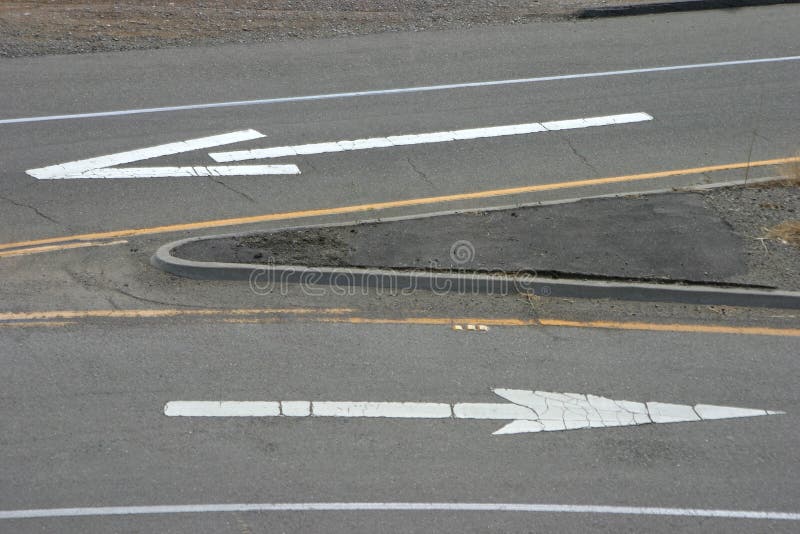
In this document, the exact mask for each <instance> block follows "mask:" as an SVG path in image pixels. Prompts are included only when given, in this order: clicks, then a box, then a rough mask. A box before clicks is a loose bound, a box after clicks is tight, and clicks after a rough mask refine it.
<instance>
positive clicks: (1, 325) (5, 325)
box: [0, 321, 75, 328]
mask: <svg viewBox="0 0 800 534" xmlns="http://www.w3.org/2000/svg"><path fill="white" fill-rule="evenodd" d="M72 324H75V322H74V321H24V322H21V323H0V328H34V327H43V328H52V327H57V326H67V325H72Z"/></svg>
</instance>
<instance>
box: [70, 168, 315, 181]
mask: <svg viewBox="0 0 800 534" xmlns="http://www.w3.org/2000/svg"><path fill="white" fill-rule="evenodd" d="M270 174H300V169H298V168H297V165H212V166H209V167H127V168H123V169H95V170H91V171H86V172H83V173H78V174H66V175H64V176H61V178H62V179H65V180H68V179H77V178H186V177H202V176H265V175H270Z"/></svg>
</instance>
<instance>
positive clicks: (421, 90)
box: [0, 56, 800, 124]
mask: <svg viewBox="0 0 800 534" xmlns="http://www.w3.org/2000/svg"><path fill="white" fill-rule="evenodd" d="M798 60H800V56H783V57H768V58H759V59H741V60H734V61H716V62H712V63H693V64H688V65H672V66H666V67H647V68H641V69H626V70H611V71H601V72H586V73H580V74H558V75H554V76H538V77H534V78H516V79H510V80H492V81H484V82H466V83H451V84H443V85H427V86H419V87H400V88H396V89H375V90H367V91H351V92H346V93H326V94H318V95H305V96H287V97H279V98H260V99H257V100H235V101H230V102H212V103H208V104H187V105H182V106H164V107H155V108H138V109H123V110H116V111H98V112H92V113H72V114H67V115H45V116H39V117H20V118H14V119H0V124H18V123H25V122H43V121H57V120H66V119H92V118H98V117H119V116H124V115H139V114H145V113H164V112H171V111H192V110H201V109H214V108H229V107H241V106H263V105H269V104H285V103H292V102H308V101H314V100H332V99H340V98H357V97H364V96H381V95H397V94H404V93H426V92H431V91H449V90H453V89H469V88H475V87H493V86H503V85H517V84H528V83H540V82H553V81H561V80H580V79H589V78H604V77H608V76H626V75H631V74H649V73H656V72H673V71H681V70H692V69H713V68H720V67H736V66H742V65H757V64H761V63H782V62H785V61H798Z"/></svg>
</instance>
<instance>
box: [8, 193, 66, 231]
mask: <svg viewBox="0 0 800 534" xmlns="http://www.w3.org/2000/svg"><path fill="white" fill-rule="evenodd" d="M0 200H5V201H6V202H8V203H9V204H13V205H14V206H17V207H20V208H27V209H29V210H31V211H33V212H34V213H35V214H36V215H38V216H39V217H41V218H42V219H44V220H46V221H49V222H51V223H53V224H57V225H59V226H63V224H62V223H61V222H60V221H57V220H56V219H54V218H52V217H50V216H49V215H47V214H45V213H42V212H41V211H40V210H39V209H38V208H37V207H35V206H32V205H30V204H25V203H24V202H18V201H16V200H14V199H12V198H9V197H7V196H3V195H0Z"/></svg>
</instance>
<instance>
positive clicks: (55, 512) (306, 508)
mask: <svg viewBox="0 0 800 534" xmlns="http://www.w3.org/2000/svg"><path fill="white" fill-rule="evenodd" d="M367 511H370V512H380V511H405V512H527V513H556V514H601V515H637V516H667V517H705V518H716V519H754V520H765V521H800V513H797V512H774V511H762V510H721V509H707V508H660V507H654V506H653V507H648V506H603V505H585V504H536V503H532V504H524V503H475V502H295V503H239V504H184V505H160V506H99V507H91V508H40V509H30V510H0V519H44V518H56V517H102V516H109V515H156V514H158V515H164V514H197V513H225V512H367Z"/></svg>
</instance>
